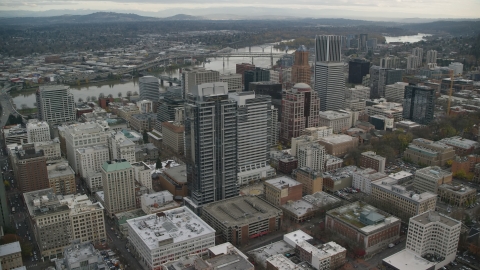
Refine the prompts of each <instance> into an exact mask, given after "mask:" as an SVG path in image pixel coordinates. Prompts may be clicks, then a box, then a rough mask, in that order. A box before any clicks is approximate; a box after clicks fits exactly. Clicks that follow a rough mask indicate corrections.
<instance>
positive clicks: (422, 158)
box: [403, 138, 455, 166]
mask: <svg viewBox="0 0 480 270" xmlns="http://www.w3.org/2000/svg"><path fill="white" fill-rule="evenodd" d="M403 156H404V157H405V158H406V159H408V160H409V161H411V162H413V163H417V164H424V165H428V166H445V164H447V161H449V160H453V159H454V157H455V149H454V148H453V147H451V146H448V145H446V144H444V143H442V142H434V141H430V140H426V139H423V138H417V139H414V140H413V141H412V142H411V143H410V144H409V145H408V148H407V149H406V150H405V152H404V153H403Z"/></svg>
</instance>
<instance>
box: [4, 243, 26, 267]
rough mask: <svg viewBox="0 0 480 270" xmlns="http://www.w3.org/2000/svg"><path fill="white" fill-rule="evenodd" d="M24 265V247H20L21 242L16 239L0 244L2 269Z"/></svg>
mask: <svg viewBox="0 0 480 270" xmlns="http://www.w3.org/2000/svg"><path fill="white" fill-rule="evenodd" d="M22 266H23V262H22V249H21V248H20V242H18V241H16V242H12V243H9V244H5V245H0V269H2V270H13V269H15V268H17V267H22Z"/></svg>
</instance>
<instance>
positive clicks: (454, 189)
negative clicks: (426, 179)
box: [438, 183, 477, 207]
mask: <svg viewBox="0 0 480 270" xmlns="http://www.w3.org/2000/svg"><path fill="white" fill-rule="evenodd" d="M438 196H439V197H440V200H442V201H444V202H446V203H448V204H449V205H453V206H458V207H465V206H470V205H472V204H473V203H475V202H476V199H477V190H476V189H474V188H470V187H468V186H465V185H461V184H454V183H449V184H443V185H440V186H439V187H438Z"/></svg>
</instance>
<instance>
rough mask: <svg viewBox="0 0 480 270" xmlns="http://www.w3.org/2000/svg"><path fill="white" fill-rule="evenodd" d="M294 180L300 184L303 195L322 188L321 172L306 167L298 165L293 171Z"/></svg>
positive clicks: (319, 190)
mask: <svg viewBox="0 0 480 270" xmlns="http://www.w3.org/2000/svg"><path fill="white" fill-rule="evenodd" d="M294 175H295V180H297V181H298V182H300V183H301V184H302V193H303V195H311V194H314V193H317V192H321V191H322V190H323V177H322V173H321V172H318V171H314V170H312V169H310V168H307V167H299V168H298V169H296V170H295V171H294Z"/></svg>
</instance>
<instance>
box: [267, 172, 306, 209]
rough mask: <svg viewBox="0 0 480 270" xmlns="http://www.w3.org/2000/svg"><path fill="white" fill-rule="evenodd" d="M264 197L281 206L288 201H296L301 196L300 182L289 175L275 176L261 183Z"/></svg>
mask: <svg viewBox="0 0 480 270" xmlns="http://www.w3.org/2000/svg"><path fill="white" fill-rule="evenodd" d="M263 186H264V190H265V199H266V200H267V201H268V202H269V203H271V204H273V205H275V206H281V205H283V204H285V203H287V202H288V201H297V200H300V199H301V198H302V190H303V188H302V183H300V182H298V181H295V180H293V179H292V178H289V177H285V176H282V177H277V178H274V179H270V180H266V181H265V182H264V183H263Z"/></svg>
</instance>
